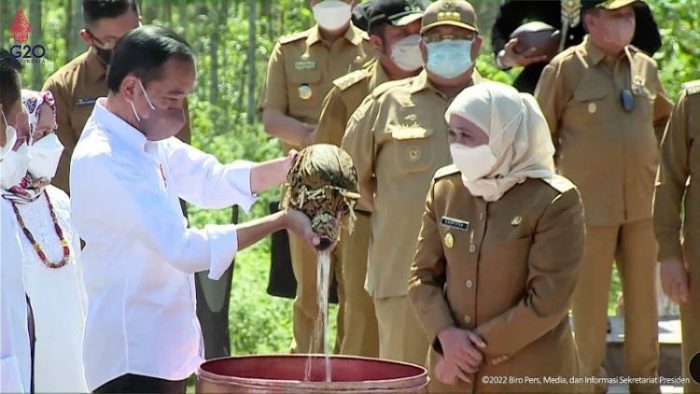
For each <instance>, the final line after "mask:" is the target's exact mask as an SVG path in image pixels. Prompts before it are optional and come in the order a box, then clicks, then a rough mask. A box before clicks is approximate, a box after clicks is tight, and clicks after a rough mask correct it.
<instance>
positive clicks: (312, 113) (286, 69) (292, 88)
mask: <svg viewBox="0 0 700 394" xmlns="http://www.w3.org/2000/svg"><path fill="white" fill-rule="evenodd" d="M372 56H374V49H373V48H372V47H371V45H370V44H369V37H368V36H367V34H366V33H365V32H363V31H362V30H360V29H358V28H357V27H355V26H353V25H350V28H348V30H347V31H346V33H345V36H344V37H343V38H342V39H339V40H336V41H335V42H334V43H333V45H332V46H330V47H329V46H328V45H326V44H325V43H324V42H323V40H322V39H321V33H320V31H319V28H318V26H314V27H312V28H311V29H309V30H306V31H303V32H299V33H295V34H291V35H289V36H285V37H282V38H281V39H280V40H279V41H278V42H277V44H275V47H274V49H273V50H272V54H271V55H270V61H269V62H268V65H267V74H266V76H265V83H264V84H263V90H262V94H261V96H260V101H259V103H258V107H259V109H260V110H263V109H265V108H275V109H278V110H280V111H282V112H283V113H285V114H287V115H289V116H291V117H293V118H295V119H298V120H300V121H302V122H306V123H309V124H316V123H317V122H318V119H319V116H320V115H321V106H322V104H323V99H324V98H325V97H326V95H327V94H328V91H329V90H330V89H331V87H332V86H333V80H335V79H336V78H339V77H341V76H343V75H345V74H347V73H349V72H351V71H354V70H357V69H360V68H362V65H363V64H365V63H366V62H367V61H368V60H369V59H370V58H371V57H372Z"/></svg>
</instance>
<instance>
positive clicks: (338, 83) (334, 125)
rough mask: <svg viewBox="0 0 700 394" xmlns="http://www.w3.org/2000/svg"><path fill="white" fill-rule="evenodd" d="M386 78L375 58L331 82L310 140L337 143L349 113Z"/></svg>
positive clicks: (340, 139) (320, 142)
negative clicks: (314, 131)
mask: <svg viewBox="0 0 700 394" xmlns="http://www.w3.org/2000/svg"><path fill="white" fill-rule="evenodd" d="M387 81H389V77H388V76H387V75H386V71H384V67H382V65H381V64H380V63H379V61H376V60H375V61H372V62H371V63H369V64H368V65H367V66H366V67H365V68H363V69H361V70H357V71H353V72H351V73H349V74H347V75H344V76H342V77H340V78H338V79H336V80H335V81H333V88H331V91H330V92H329V93H328V95H327V96H326V99H325V100H324V101H323V110H322V111H321V118H320V119H319V121H318V126H317V128H316V130H317V131H316V140H315V141H314V142H315V143H317V144H332V145H335V146H340V144H341V143H342V142H343V136H344V135H345V127H346V126H347V124H348V120H349V119H350V116H352V114H353V113H354V112H355V110H356V109H357V107H359V106H360V104H361V103H362V100H364V99H365V97H367V95H369V94H370V92H372V90H374V88H376V87H377V86H379V85H381V84H382V83H384V82H387Z"/></svg>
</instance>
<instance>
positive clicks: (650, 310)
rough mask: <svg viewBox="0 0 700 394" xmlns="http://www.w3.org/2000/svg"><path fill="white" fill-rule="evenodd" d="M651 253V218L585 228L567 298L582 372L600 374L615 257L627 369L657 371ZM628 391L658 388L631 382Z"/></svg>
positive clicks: (635, 374) (633, 374)
mask: <svg viewBox="0 0 700 394" xmlns="http://www.w3.org/2000/svg"><path fill="white" fill-rule="evenodd" d="M656 253H657V246H656V239H655V236H654V231H653V227H652V221H651V219H649V220H642V221H637V222H631V223H625V224H622V225H619V226H587V227H586V247H585V250H584V256H583V261H582V262H581V272H580V274H579V279H578V284H577V286H576V290H575V291H574V297H573V303H572V312H573V316H574V332H575V338H576V344H577V345H578V349H579V353H580V356H581V361H582V367H583V368H582V371H583V372H584V376H599V375H600V372H601V365H602V363H603V360H604V358H605V353H606V328H607V327H606V326H607V311H608V294H609V291H610V278H611V274H612V263H613V261H616V262H617V269H618V272H619V273H620V277H621V281H622V288H623V294H624V298H625V303H624V308H625V311H624V312H625V317H624V319H625V344H624V354H625V365H626V367H627V374H628V375H629V376H631V377H653V376H657V375H658V367H659V344H658V321H657V320H658V317H657V309H656V292H655V291H654V289H655V280H656ZM598 389H599V390H600V389H603V388H600V387H599V388H598ZM630 391H631V392H633V393H634V392H659V387H658V386H635V385H631V386H630Z"/></svg>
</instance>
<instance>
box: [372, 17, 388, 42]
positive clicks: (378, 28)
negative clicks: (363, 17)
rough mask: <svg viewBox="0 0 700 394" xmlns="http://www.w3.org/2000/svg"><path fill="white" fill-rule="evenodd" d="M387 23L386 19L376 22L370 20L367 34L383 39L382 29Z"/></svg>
mask: <svg viewBox="0 0 700 394" xmlns="http://www.w3.org/2000/svg"><path fill="white" fill-rule="evenodd" d="M388 24H389V22H387V21H378V22H370V24H369V28H368V30H369V35H370V36H378V37H379V38H381V39H382V40H384V30H386V26H387V25H388Z"/></svg>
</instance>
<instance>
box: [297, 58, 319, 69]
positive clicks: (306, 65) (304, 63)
mask: <svg viewBox="0 0 700 394" xmlns="http://www.w3.org/2000/svg"><path fill="white" fill-rule="evenodd" d="M314 68H316V62H315V61H313V60H299V61H298V62H295V63H294V69H295V70H313V69H314Z"/></svg>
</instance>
